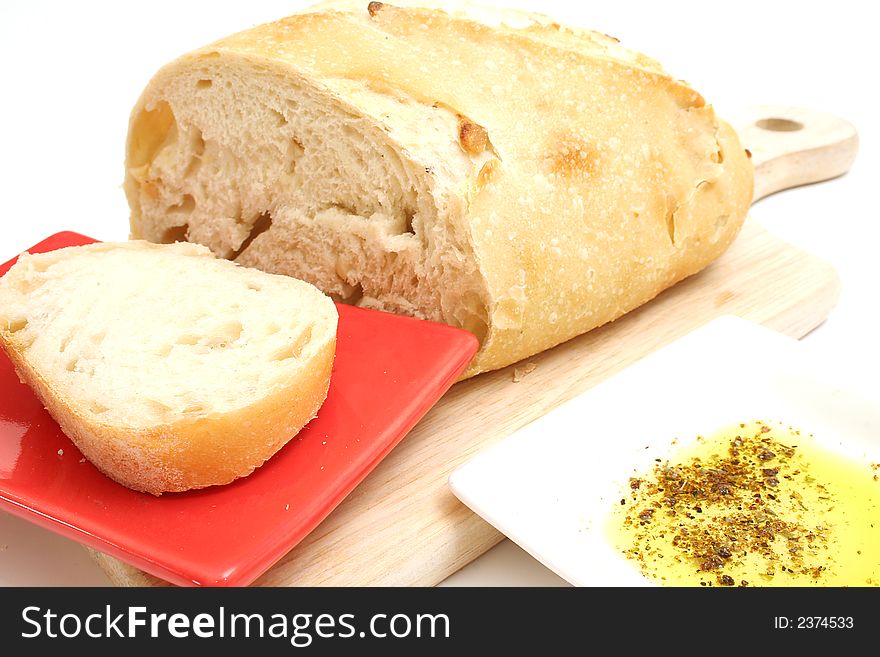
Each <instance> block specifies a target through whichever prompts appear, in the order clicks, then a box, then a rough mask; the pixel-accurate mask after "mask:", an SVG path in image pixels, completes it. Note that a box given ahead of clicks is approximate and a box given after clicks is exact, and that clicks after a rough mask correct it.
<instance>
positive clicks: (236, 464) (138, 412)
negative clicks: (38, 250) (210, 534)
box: [0, 241, 337, 495]
mask: <svg viewBox="0 0 880 657" xmlns="http://www.w3.org/2000/svg"><path fill="white" fill-rule="evenodd" d="M336 323H337V313H336V308H335V306H334V304H333V302H332V301H331V299H330V298H329V297H327V296H325V295H324V294H323V293H322V292H320V291H319V290H318V289H317V288H315V287H313V286H312V285H310V284H308V283H305V282H303V281H300V280H296V279H294V278H290V277H287V276H278V275H272V274H266V273H263V272H260V271H257V270H255V269H248V268H245V267H241V266H238V265H236V264H234V263H232V262H228V261H226V260H220V259H217V258H215V257H214V256H213V255H212V254H211V252H210V251H209V250H208V249H207V248H205V247H202V246H198V245H195V244H187V243H176V244H167V245H156V244H150V243H147V242H142V241H131V242H123V243H115V244H114V243H103V244H102V243H99V244H90V245H87V246H77V247H69V248H65V249H59V250H57V251H52V252H50V253H44V254H39V255H30V254H24V255H22V256H21V258H20V259H19V260H18V262H17V263H16V264H15V266H13V267H12V269H10V270H9V272H8V273H7V274H6V275H5V276H4V277H3V278H0V345H2V347H3V348H4V350H5V351H6V353H7V354H8V355H9V357H10V359H11V360H12V362H13V364H14V365H15V367H16V370H17V371H18V374H19V377H20V378H21V380H22V381H23V382H24V383H26V384H27V385H29V386H30V387H31V388H33V389H34V391H35V393H36V394H37V395H38V397H39V398H40V400H41V401H42V402H43V404H44V405H45V406H46V408H47V410H48V411H49V413H50V414H51V415H52V417H53V418H55V420H56V421H57V422H58V424H59V425H61V428H62V429H63V430H64V432H65V433H66V434H67V436H69V437H70V439H71V440H72V441H73V442H74V443H75V444H76V446H77V447H78V448H79V449H80V451H81V452H82V453H83V455H85V457H86V458H87V459H88V460H89V461H91V462H92V463H93V464H94V465H95V466H96V467H98V468H99V469H100V470H101V471H102V472H104V473H106V474H107V475H108V476H110V477H112V478H113V479H115V480H116V481H118V482H119V483H121V484H123V485H124V486H128V487H129V488H133V489H135V490H139V491H144V492H147V493H152V494H154V495H160V494H161V493H163V492H170V491H184V490H188V489H192V488H202V487H205V486H211V485H215V484H226V483H229V482H231V481H233V480H234V479H236V478H238V477H243V476H246V475H248V474H250V473H251V472H252V471H253V470H254V469H255V468H256V467H258V466H260V465H261V464H263V462H265V461H266V460H267V459H268V458H269V457H271V456H272V455H273V454H274V453H275V452H277V451H278V450H279V449H280V448H281V447H282V446H283V445H284V444H285V443H287V441H288V440H290V439H291V438H292V437H293V436H294V435H296V433H297V432H299V430H300V429H301V428H302V427H303V426H304V425H305V424H306V423H307V422H308V421H309V420H310V419H312V418H313V417H314V416H315V414H316V413H317V410H318V409H319V408H320V406H321V404H322V403H323V402H324V399H325V398H326V395H327V390H328V386H329V381H330V372H331V368H332V364H333V357H334V353H335V347H336Z"/></svg>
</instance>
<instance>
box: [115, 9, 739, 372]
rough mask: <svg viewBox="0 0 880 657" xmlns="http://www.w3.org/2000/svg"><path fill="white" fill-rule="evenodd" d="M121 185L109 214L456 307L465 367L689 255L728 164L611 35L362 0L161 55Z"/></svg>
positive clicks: (150, 236) (429, 309)
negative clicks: (473, 345)
mask: <svg viewBox="0 0 880 657" xmlns="http://www.w3.org/2000/svg"><path fill="white" fill-rule="evenodd" d="M125 190H126V194H127V197H128V201H129V204H130V207H131V234H132V237H134V238H144V239H147V240H151V241H155V242H173V241H175V240H189V241H193V242H198V243H201V244H204V245H206V246H208V247H209V248H210V249H211V250H212V251H213V252H214V253H215V254H216V255H218V256H221V257H224V258H229V259H233V260H235V261H237V262H240V263H243V264H246V265H248V266H253V267H258V268H260V269H264V270H266V271H270V272H275V273H283V274H288V275H291V276H295V277H298V278H302V279H305V280H308V281H309V282H311V283H314V284H315V285H316V286H318V287H319V288H320V289H322V290H323V291H325V292H327V293H328V294H331V295H333V296H334V297H335V298H337V299H338V300H341V301H345V302H348V303H353V304H357V305H359V306H364V307H368V308H374V309H378V310H383V311H390V312H394V313H402V314H406V315H412V316H415V317H421V318H426V319H430V320H435V321H439V322H445V323H447V324H451V325H454V326H459V327H463V328H465V329H467V330H469V331H472V332H473V333H474V334H476V336H477V337H478V338H479V340H480V342H481V348H480V351H479V353H478V354H477V356H476V358H475V360H474V361H473V363H472V364H471V367H470V369H469V370H468V374H475V373H477V372H480V371H484V370H490V369H495V368H498V367H502V366H505V365H507V364H509V363H512V362H515V361H517V360H519V359H522V358H525V357H527V356H529V355H531V354H534V353H537V352H539V351H541V350H544V349H547V348H549V347H552V346H554V345H556V344H559V343H560V342H563V341H565V340H568V339H570V338H572V337H573V336H576V335H578V334H580V333H583V332H586V331H588V330H590V329H592V328H595V327H597V326H599V325H601V324H604V323H606V322H609V321H611V320H614V319H615V318H617V317H620V316H621V315H623V314H624V313H626V312H628V311H630V310H632V309H633V308H635V307H637V306H639V305H640V304H643V303H645V302H646V301H648V300H649V299H651V298H652V297H654V296H655V295H657V294H658V293H659V292H661V291H662V290H664V289H666V288H667V287H669V286H671V285H673V284H674V283H676V282H677V281H680V280H681V279H683V278H685V277H686V276H689V275H691V274H694V273H695V272H697V271H699V270H701V269H702V268H703V267H705V266H706V265H707V264H709V263H710V262H712V261H713V260H714V259H715V258H717V257H718V256H719V255H720V254H721V253H722V252H723V251H724V250H725V248H727V246H728V245H729V244H730V243H731V241H732V240H733V239H734V237H735V236H736V234H737V232H738V230H739V228H740V226H741V224H742V221H743V219H744V217H745V214H746V210H747V208H748V206H749V203H750V201H751V194H752V166H751V163H750V161H749V159H748V154H747V153H746V152H745V151H744V149H743V148H742V146H741V145H740V143H739V141H738V139H737V136H736V134H735V133H734V131H733V130H732V129H731V128H730V127H729V126H728V125H727V124H726V123H724V122H723V121H721V120H719V118H718V117H717V116H716V115H715V112H714V111H713V109H712V107H711V106H710V105H707V104H706V102H705V101H704V99H703V98H702V97H701V96H700V94H699V93H697V92H696V91H694V90H693V89H692V88H691V87H690V86H688V85H687V84H686V83H685V82H682V81H681V80H677V79H675V78H673V77H670V76H669V75H668V74H667V73H665V72H664V71H663V69H661V68H660V66H659V65H658V64H657V63H656V62H654V61H652V60H650V59H648V58H647V57H644V56H642V55H639V54H637V53H634V52H631V51H629V50H626V49H624V48H623V47H622V46H620V45H619V44H618V42H617V40H616V39H614V38H612V37H608V36H605V35H603V34H598V33H595V32H589V31H584V30H576V29H569V28H567V27H563V26H561V25H559V24H556V23H553V22H551V21H549V20H546V19H542V18H540V17H536V16H530V17H529V18H527V19H523V16H522V15H520V14H517V15H515V16H513V17H512V18H510V19H508V17H507V16H505V15H501V17H500V19H499V20H497V21H495V22H494V23H493V22H492V21H491V20H488V19H486V17H485V15H483V16H481V17H480V20H477V19H475V18H469V17H467V16H463V15H461V14H450V13H446V12H444V11H441V10H435V9H418V8H411V7H407V8H402V7H395V6H391V5H388V4H383V3H379V2H370V3H369V4H367V3H366V2H364V3H363V4H361V5H359V6H358V7H357V8H355V9H352V8H350V7H349V6H343V7H340V8H338V9H334V8H328V7H327V6H326V5H325V6H324V7H322V8H321V9H315V10H312V11H307V12H305V13H302V14H298V15H294V16H291V17H289V18H286V19H283V20H279V21H277V22H275V23H270V24H267V25H262V26H259V27H255V28H253V29H250V30H248V31H245V32H242V33H240V34H235V35H233V36H230V37H228V38H225V39H222V40H221V41H218V42H216V43H214V44H211V45H209V46H207V47H204V48H201V49H199V50H196V51H194V52H192V53H189V54H187V55H184V56H183V57H181V58H180V59H178V60H176V61H174V62H172V63H171V64H169V65H167V66H166V67H164V68H163V69H161V70H160V71H159V72H158V73H157V74H156V75H155V77H154V78H153V79H152V81H151V82H150V83H149V85H148V86H147V87H146V89H145V91H144V92H143V95H142V96H141V98H140V100H139V101H138V102H137V104H136V106H135V108H134V110H133V113H132V116H131V122H130V131H129V136H128V143H127V156H126V177H125Z"/></svg>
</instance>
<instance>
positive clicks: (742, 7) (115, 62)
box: [0, 0, 880, 585]
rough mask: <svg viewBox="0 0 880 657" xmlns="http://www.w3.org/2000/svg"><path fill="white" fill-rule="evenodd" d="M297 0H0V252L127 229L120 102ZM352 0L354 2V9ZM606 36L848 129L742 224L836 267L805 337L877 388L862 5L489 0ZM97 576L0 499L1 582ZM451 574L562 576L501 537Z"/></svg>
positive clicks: (866, 33)
mask: <svg viewBox="0 0 880 657" xmlns="http://www.w3.org/2000/svg"><path fill="white" fill-rule="evenodd" d="M301 4H303V3H298V2H291V1H290V0H283V1H275V0H271V1H269V0H266V1H259V0H251V1H249V2H241V1H222V2H217V1H214V2H208V1H207V0H199V1H185V0H176V1H169V0H150V2H139V3H129V2H114V3H110V2H106V3H99V2H85V1H80V2H60V1H59V2H35V1H27V2H24V1H12V2H10V0H4V2H2V3H0V74H2V75H0V85H2V86H0V89H2V91H0V94H2V96H0V135H2V137H0V149H2V150H0V213H2V225H3V240H2V242H0V262H2V261H5V260H7V259H8V258H10V257H12V256H13V255H15V254H17V253H18V252H19V251H21V250H22V249H24V248H27V247H29V246H31V245H32V244H34V243H36V242H38V241H40V240H41V239H43V238H44V237H47V236H48V235H50V234H52V233H54V232H57V231H59V230H75V231H77V232H81V233H84V234H86V235H90V236H92V237H95V238H98V239H101V240H122V239H126V238H127V236H128V208H127V205H126V202H125V198H124V195H123V193H122V189H121V187H120V184H121V181H122V176H123V167H122V161H123V144H124V141H125V134H126V129H127V122H128V113H129V111H130V109H131V106H132V105H133V104H134V102H135V100H136V99H137V97H138V95H139V94H140V91H141V90H142V89H143V87H144V85H145V84H146V83H147V81H148V80H149V78H150V76H151V75H152V74H153V73H154V72H155V71H156V70H157V69H158V68H159V67H160V66H161V65H162V64H164V63H166V62H168V61H169V60H171V59H173V58H174V57H176V56H177V55H179V54H182V53H183V52H186V51H188V50H190V49H192V48H194V47H197V46H200V45H203V44H205V43H207V42H209V41H213V40H215V39H217V38H220V37H222V36H225V35H226V34H229V33H231V32H235V31H238V30H240V29H244V28H246V27H249V26H251V25H254V24H257V23H261V22H265V21H268V20H273V19H276V18H279V17H281V16H284V15H286V14H288V13H290V12H291V11H292V10H294V9H295V8H297V7H299V6H301ZM366 4H367V1H366V0H364V5H365V6H366ZM496 4H503V5H506V6H512V7H518V8H522V9H536V8H537V9H539V10H541V11H543V12H544V13H547V14H550V15H552V16H554V17H555V18H557V19H559V20H562V21H564V22H569V23H572V24H578V25H581V26H584V27H591V28H593V29H597V30H600V31H602V32H606V33H609V34H612V35H614V36H616V37H618V38H620V39H621V40H622V42H623V44H624V45H625V46H628V47H631V48H633V49H636V50H640V51H642V52H644V53H646V54H648V55H649V56H651V57H653V58H655V59H657V60H659V61H660V62H661V63H662V64H663V65H664V66H665V67H666V69H667V70H668V71H670V72H671V73H672V74H673V75H675V76H677V77H680V78H683V79H686V80H688V81H689V82H690V83H691V84H692V85H693V86H694V87H695V88H696V89H697V90H698V91H700V92H701V93H702V94H703V95H704V96H705V97H706V98H707V99H708V100H709V101H710V102H712V103H713V104H714V105H715V106H716V108H717V109H718V110H719V112H720V113H721V114H724V113H725V112H735V111H736V110H737V109H739V108H742V107H744V106H748V105H755V104H765V103H780V104H789V105H803V106H806V107H814V108H817V109H822V110H826V111H829V112H833V113H836V114H839V115H841V116H843V117H845V118H847V119H848V120H850V121H851V122H852V123H854V124H855V125H856V127H857V128H858V130H859V133H860V138H861V152H860V154H859V157H858V159H857V161H856V164H855V166H854V168H853V170H852V171H851V173H850V174H848V175H847V176H845V177H843V178H840V179H837V180H835V181H832V182H829V183H824V184H818V185H813V186H810V187H803V188H800V189H797V190H793V191H789V192H783V193H780V194H777V195H775V196H773V197H770V198H768V199H766V200H764V201H761V202H760V203H758V204H757V205H756V206H755V207H754V208H753V210H752V212H751V216H752V217H753V219H756V220H758V221H760V222H761V223H762V224H764V225H765V226H767V227H768V228H769V229H770V230H772V231H773V232H775V233H777V234H778V235H780V236H782V237H783V238H785V239H786V240H788V241H789V242H792V243H794V244H796V245H798V246H800V247H801V248H803V249H806V250H808V251H811V252H813V253H815V254H817V255H819V256H821V257H823V258H825V259H826V260H828V261H829V262H831V263H832V264H834V265H835V267H836V268H837V269H838V272H839V274H840V277H841V279H842V284H843V291H842V294H841V298H840V302H839V304H838V306H837V308H836V309H835V310H834V312H833V313H832V316H831V318H830V319H829V320H828V321H827V322H826V323H825V324H824V325H823V326H822V327H820V328H819V329H817V330H816V331H814V332H813V333H812V334H811V335H809V336H808V337H807V338H806V339H805V341H806V343H807V344H809V346H810V349H814V350H816V351H825V352H830V353H832V354H833V355H834V356H835V357H836V358H838V359H839V360H840V362H841V363H842V366H843V367H845V368H846V369H847V370H848V371H849V373H850V374H851V376H852V377H853V378H854V379H855V380H856V385H861V386H874V388H875V389H876V387H877V386H878V384H877V383H876V374H875V373H876V372H877V371H880V349H878V347H877V342H876V339H875V333H876V331H877V324H876V319H877V315H878V311H877V303H878V283H880V266H878V260H880V255H878V244H880V216H878V215H880V212H878V210H877V192H876V190H877V188H878V187H880V129H878V117H880V102H878V99H877V88H878V82H877V80H878V77H880V73H878V70H877V69H878V64H880V48H878V45H877V39H878V36H877V29H876V28H877V25H878V21H877V18H876V16H875V15H874V14H875V12H874V10H873V8H872V4H873V3H869V2H864V1H862V2H850V1H840V0H838V1H836V2H772V1H770V0H765V1H764V2H745V1H742V0H740V1H738V2H733V1H729V2H714V1H709V0H703V1H701V2H697V1H692V2H636V1H630V2H608V1H606V2H602V3H598V2H591V3H575V2H571V3H566V2H553V1H550V0H544V1H542V2H536V1H532V2H501V1H500V0H499V1H498V2H497V3H496ZM107 583H108V581H107V580H106V578H105V577H104V575H103V574H102V573H101V572H100V570H98V568H97V567H96V566H95V565H94V564H93V563H92V562H91V561H90V560H89V558H88V557H87V556H86V555H85V552H84V551H83V550H82V549H81V548H80V547H79V546H78V545H77V544H75V543H73V542H71V541H68V540H66V539H63V538H60V537H57V536H55V535H53V534H51V533H49V532H47V531H44V530H42V529H39V528H37V527H34V526H31V525H29V524H28V523H26V522H24V521H21V520H18V519H16V518H13V517H12V516H9V515H7V514H5V513H3V512H0V585H3V584H5V585H29V584H30V585H43V584H58V585H90V584H107ZM448 583H450V584H470V585H520V584H522V585H529V584H556V583H561V580H559V579H558V578H557V577H556V576H555V575H553V574H552V573H550V572H549V571H547V570H546V569H544V568H543V567H542V566H541V565H539V564H538V563H537V562H535V561H534V560H532V559H531V558H530V557H529V556H528V555H526V554H525V553H523V552H522V551H521V550H519V549H518V548H516V547H515V546H513V545H512V544H511V543H510V542H508V541H505V542H504V543H502V544H501V545H499V547H497V548H495V549H494V550H492V551H490V552H489V553H488V554H487V555H485V556H484V557H482V558H480V559H478V560H477V561H476V562H474V563H473V564H472V565H470V566H468V567H467V568H465V569H464V570H463V571H461V572H460V573H458V574H456V575H455V576H453V577H452V578H450V580H449V581H448Z"/></svg>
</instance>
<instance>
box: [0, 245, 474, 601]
mask: <svg viewBox="0 0 880 657" xmlns="http://www.w3.org/2000/svg"><path fill="white" fill-rule="evenodd" d="M93 241H94V240H92V239H90V238H88V237H84V236H82V235H78V234H76V233H70V232H64V233H58V234H56V235H53V236H52V237H50V238H48V239H46V240H44V241H43V242H40V243H39V244H37V245H36V246H34V247H33V248H32V249H29V250H30V251H32V252H42V251H51V250H52V249H57V248H61V247H64V246H73V245H79V244H87V243H90V242H93ZM13 262H14V260H13V261H10V262H8V263H6V264H5V265H3V266H2V267H0V275H3V274H5V273H6V271H7V270H8V269H9V267H11V266H12V264H13ZM338 310H339V328H338V333H337V348H336V361H335V364H334V367H333V375H332V378H331V381H330V392H329V394H328V396H327V401H326V402H325V403H324V405H323V406H322V407H321V410H320V411H319V413H318V417H317V418H315V419H314V420H313V421H312V422H311V423H309V425H308V426H306V427H305V428H304V429H303V430H302V431H301V432H300V433H299V435H298V436H297V437H296V439H294V440H292V441H290V442H289V443H288V444H287V446H286V447H284V448H283V449H282V450H281V451H279V452H278V453H277V454H276V455H275V456H274V457H272V458H271V459H270V460H269V461H268V462H267V463H265V464H264V465H263V466H262V467H260V468H257V470H256V471H255V472H254V473H253V474H251V475H250V476H248V477H245V478H244V479H239V480H237V481H236V482H234V483H232V484H229V485H226V486H215V487H211V488H206V489H203V490H199V491H191V492H187V493H174V494H165V495H163V496H162V497H158V498H157V497H153V496H152V495H147V494H144V493H137V492H134V491H132V490H129V489H127V488H124V487H122V486H120V485H119V484H117V483H115V482H114V481H112V480H110V479H108V478H107V477H105V476H104V475H102V474H101V473H100V472H99V471H98V470H97V469H95V468H94V467H93V466H92V465H91V464H90V463H89V462H88V461H85V460H84V459H83V458H82V455H81V454H80V452H79V450H77V448H76V447H75V446H74V445H73V443H71V442H70V440H69V439H68V438H67V437H66V436H65V435H64V434H63V433H62V432H61V429H60V428H59V427H58V425H57V424H56V423H55V421H54V420H52V418H51V417H50V416H49V414H48V413H47V412H46V411H45V409H44V408H43V406H42V404H40V402H39V401H38V400H37V399H36V397H34V395H33V394H32V392H31V390H30V388H28V387H27V386H25V385H23V384H21V383H20V382H19V380H18V377H17V376H16V374H15V371H14V369H13V367H12V364H11V363H10V362H9V359H8V358H7V357H6V355H5V354H4V353H3V352H2V350H0V508H2V509H4V510H7V511H9V512H11V513H14V514H15V515H18V516H21V517H23V518H26V519H28V520H30V521H32V522H34V523H36V524H38V525H41V526H42V527H45V528H47V529H50V530H52V531H55V532H58V533H59V534H62V535H64V536H67V537H68V538H72V539H74V540H76V541H79V542H81V543H85V544H86V545H90V546H91V547H94V548H96V549H97V550H100V551H102V552H106V553H108V554H111V555H113V556H115V557H118V558H119V559H122V560H123V561H126V562H128V563H130V564H132V565H134V566H137V567H138V568H140V569H142V570H145V571H147V572H148V573H152V574H153V575H156V576H158V577H161V578H162V579H165V580H168V581H169V582H173V583H175V584H184V585H192V584H196V585H231V586H236V585H246V584H249V583H250V582H252V581H253V580H255V579H256V578H257V577H258V576H259V575H260V574H261V573H263V572H264V571H265V570H267V569H268V568H269V567H270V566H271V565H272V564H273V563H275V562H276V561H277V560H278V559H279V558H280V557H282V556H283V555H284V554H285V553H286V552H287V551H288V550H290V549H291V548H292V547H293V546H294V545H296V544H297V543H298V542H299V541H300V540H302V539H303V538H304V537H305V536H306V534H308V533H309V532H310V531H311V530H312V529H314V528H315V527H316V526H317V525H318V523H320V522H321V520H323V519H324V518H325V517H326V516H327V515H328V514H329V513H330V512H331V511H332V510H333V509H334V508H335V507H336V506H337V505H338V504H339V503H340V502H341V501H342V500H343V499H344V498H345V496H346V495H348V494H349V493H350V492H351V491H352V489H353V488H354V487H355V486H356V485H357V484H358V483H360V481H361V480H363V478H364V477H366V475H367V474H368V473H369V472H370V471H371V470H372V469H373V468H374V467H375V466H376V464H378V463H379V461H381V460H382V458H383V457H384V456H385V455H386V454H388V452H390V451H391V449H392V448H393V447H394V446H395V445H396V444H397V443H398V442H399V441H400V440H401V439H402V438H403V437H404V436H405V435H406V433H407V432H408V431H409V430H410V429H411V428H412V427H413V426H414V425H415V424H416V422H418V421H419V419H420V418H421V417H422V416H423V415H424V414H425V413H426V412H427V411H428V409H429V408H431V406H433V405H434V404H435V403H436V402H437V400H438V399H440V397H441V396H442V395H443V393H444V392H446V390H447V389H448V388H449V387H450V386H451V385H452V384H453V383H454V382H455V380H456V378H457V377H458V375H459V374H461V372H462V371H463V370H464V368H465V367H466V366H467V364H468V363H469V362H470V360H471V359H472V358H473V356H474V354H475V353H476V350H477V340H476V338H475V337H474V336H473V335H472V334H470V333H468V332H467V331H463V330H461V329H456V328H452V327H449V326H445V325H443V324H436V323H434V322H426V321H422V320H417V319H410V318H407V317H400V316H397V315H391V314H388V313H381V312H376V311H372V310H364V309H362V308H354V307H352V306H345V305H339V306H338Z"/></svg>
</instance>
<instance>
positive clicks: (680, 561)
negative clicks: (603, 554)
mask: <svg viewBox="0 0 880 657" xmlns="http://www.w3.org/2000/svg"><path fill="white" fill-rule="evenodd" d="M657 461H658V462H657V463H656V465H655V466H654V467H653V468H652V470H651V472H647V473H645V474H644V475H643V476H637V477H632V478H630V480H629V482H628V484H627V486H626V489H625V491H623V492H622V493H621V496H620V498H619V502H618V503H617V504H615V506H614V509H613V511H612V513H611V514H610V518H609V522H608V525H607V531H608V533H609V536H610V539H611V541H612V543H613V545H614V546H615V548H616V549H618V550H619V551H620V552H621V553H623V554H624V555H625V556H626V557H627V558H628V559H630V560H631V561H632V563H633V564H634V565H635V566H636V567H638V568H639V570H640V571H641V572H642V573H643V574H644V575H645V576H646V577H648V578H650V579H652V580H654V581H655V582H656V583H658V584H662V585H667V586H872V585H873V586H878V585H880V481H878V474H880V464H876V463H874V464H871V463H867V462H859V461H855V460H853V459H850V458H847V457H844V456H842V455H840V454H837V453H834V452H832V451H830V450H828V449H827V448H824V447H822V446H821V445H819V444H818V443H817V442H816V440H815V438H814V437H813V436H812V435H807V434H802V433H801V432H800V431H799V430H797V429H795V428H792V427H789V426H786V425H784V424H782V423H779V422H772V423H771V422H761V421H758V422H750V423H747V424H737V425H734V426H732V427H729V428H727V429H725V430H723V431H721V432H719V433H718V434H716V435H713V436H711V437H706V438H704V437H698V438H697V440H696V442H695V443H694V444H693V445H690V446H688V447H686V448H682V449H680V450H679V452H678V453H676V454H675V455H674V457H672V458H671V459H669V460H667V461H661V460H660V459H657Z"/></svg>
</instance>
